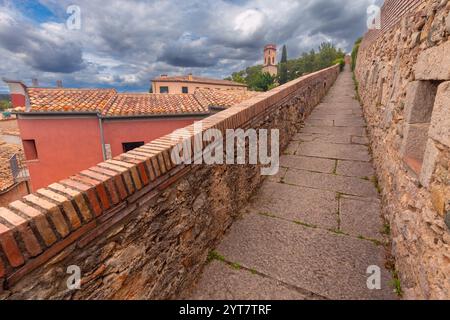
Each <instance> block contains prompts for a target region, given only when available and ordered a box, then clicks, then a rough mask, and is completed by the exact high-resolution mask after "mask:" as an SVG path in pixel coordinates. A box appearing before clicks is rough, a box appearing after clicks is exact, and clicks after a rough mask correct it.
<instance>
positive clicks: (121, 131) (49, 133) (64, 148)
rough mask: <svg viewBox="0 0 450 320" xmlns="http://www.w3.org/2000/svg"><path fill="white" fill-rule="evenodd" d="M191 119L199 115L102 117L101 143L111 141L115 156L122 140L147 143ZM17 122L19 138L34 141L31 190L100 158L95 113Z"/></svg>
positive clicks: (86, 166) (63, 176) (187, 123)
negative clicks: (170, 117) (35, 151)
mask: <svg viewBox="0 0 450 320" xmlns="http://www.w3.org/2000/svg"><path fill="white" fill-rule="evenodd" d="M195 120H199V118H196V119H194V118H190V119H187V118H186V119H155V120H152V119H131V120H128V119H127V120H103V130H104V139H105V144H110V145H111V151H112V156H113V157H115V156H117V155H119V154H121V153H122V152H123V151H122V143H123V142H137V141H144V142H145V143H147V142H150V141H151V140H154V139H156V138H159V137H161V136H163V135H165V134H168V133H171V132H172V131H174V130H176V129H178V128H183V127H185V126H188V125H190V124H192V123H193V122H194V121H195ZM18 124H19V129H20V134H21V138H22V140H28V139H34V140H35V141H36V149H37V153H38V160H32V161H27V165H28V168H29V171H30V178H31V188H32V190H33V191H35V190H37V189H39V188H42V187H46V186H48V185H49V184H51V183H53V182H56V181H59V180H62V179H64V178H67V177H69V176H71V175H73V174H76V173H78V172H79V171H82V170H85V169H87V168H89V167H91V166H93V165H95V164H97V163H99V162H101V161H103V153H102V147H101V139H100V129H99V123H98V118H97V117H96V116H93V117H86V118H72V117H70V118H69V117H66V118H56V117H47V118H45V119H44V118H42V119H33V118H32V117H28V118H21V119H19V120H18Z"/></svg>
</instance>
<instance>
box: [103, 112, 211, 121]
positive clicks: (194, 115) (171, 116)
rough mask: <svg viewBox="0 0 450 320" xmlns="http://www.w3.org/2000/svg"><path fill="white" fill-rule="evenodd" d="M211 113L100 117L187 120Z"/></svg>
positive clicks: (108, 118)
mask: <svg viewBox="0 0 450 320" xmlns="http://www.w3.org/2000/svg"><path fill="white" fill-rule="evenodd" d="M210 115H211V113H210V112H201V113H200V112H199V113H181V114H173V113H167V114H142V115H129V116H127V115H118V116H104V115H100V117H101V118H102V119H104V120H132V119H176V118H180V119H185V118H192V117H208V116H210Z"/></svg>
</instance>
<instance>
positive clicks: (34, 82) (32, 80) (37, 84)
mask: <svg viewBox="0 0 450 320" xmlns="http://www.w3.org/2000/svg"><path fill="white" fill-rule="evenodd" d="M31 83H32V85H33V87H39V80H38V79H37V78H33V79H31Z"/></svg>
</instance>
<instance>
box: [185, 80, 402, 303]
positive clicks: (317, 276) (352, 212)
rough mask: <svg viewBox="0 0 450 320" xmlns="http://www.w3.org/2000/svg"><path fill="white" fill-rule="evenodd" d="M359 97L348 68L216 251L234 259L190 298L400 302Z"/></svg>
mask: <svg viewBox="0 0 450 320" xmlns="http://www.w3.org/2000/svg"><path fill="white" fill-rule="evenodd" d="M353 97H354V89H353V82H352V79H351V73H350V72H349V71H345V72H343V73H342V74H341V75H340V76H339V78H338V80H337V81H336V84H335V85H334V86H333V88H331V90H330V92H329V93H328V95H327V96H326V97H325V99H324V100H323V103H321V104H320V105H318V106H317V107H316V109H315V110H314V111H313V113H312V114H311V116H310V117H309V118H308V119H307V120H306V121H305V126H304V128H303V129H301V130H300V131H299V132H298V133H297V134H296V135H295V137H293V140H292V143H291V144H290V145H289V147H288V148H287V150H285V152H284V155H283V156H282V157H281V159H280V162H281V166H282V168H280V172H279V173H278V174H277V175H276V176H274V177H268V179H266V181H265V182H264V184H263V186H262V187H261V189H260V190H259V192H258V193H257V194H256V195H255V196H254V198H253V199H252V201H251V202H250V203H249V204H248V207H247V208H246V209H244V210H243V213H242V218H241V219H238V220H237V221H236V222H235V223H234V224H233V226H232V227H231V228H230V230H229V233H228V234H227V235H226V236H225V238H224V240H223V241H222V242H221V244H220V245H219V246H218V247H217V248H216V251H217V252H218V253H219V254H220V255H221V256H223V257H224V260H225V261H217V260H215V261H213V262H211V263H209V264H208V265H207V266H206V267H205V269H204V271H203V274H202V275H201V276H200V278H199V280H198V282H197V284H196V286H195V287H194V288H193V289H192V295H191V296H190V297H189V298H191V299H243V300H248V299H262V300H264V299H274V300H279V299H298V300H304V299H322V298H324V299H396V296H395V294H394V293H393V288H392V286H391V279H392V276H391V274H390V272H389V271H388V270H386V268H385V263H386V255H387V252H386V248H385V247H384V246H383V245H382V244H383V243H385V242H386V240H387V239H385V238H384V236H383V235H382V234H381V232H382V229H383V219H382V217H381V212H380V200H379V195H378V192H377V190H376V187H375V184H374V183H373V182H372V181H371V180H370V179H369V180H367V178H370V177H372V176H373V175H374V170H373V167H372V164H371V157H370V155H369V150H368V147H367V146H366V144H367V143H368V140H367V136H366V131H365V122H364V118H363V117H362V112H361V108H360V106H359V104H358V103H357V101H355V100H354V99H353ZM232 266H234V268H233V267H232ZM236 266H238V268H236ZM371 266H377V267H379V270H380V281H381V289H380V290H370V289H368V287H367V281H368V277H369V276H370V274H368V273H367V271H368V268H369V267H371Z"/></svg>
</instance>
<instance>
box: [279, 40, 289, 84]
mask: <svg viewBox="0 0 450 320" xmlns="http://www.w3.org/2000/svg"><path fill="white" fill-rule="evenodd" d="M278 81H279V82H280V84H285V83H286V82H288V67H287V48H286V45H284V46H283V52H282V54H281V61H280V67H279V70H278Z"/></svg>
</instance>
